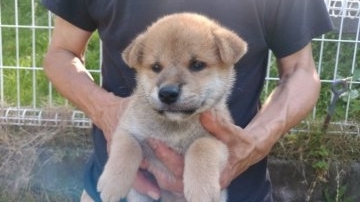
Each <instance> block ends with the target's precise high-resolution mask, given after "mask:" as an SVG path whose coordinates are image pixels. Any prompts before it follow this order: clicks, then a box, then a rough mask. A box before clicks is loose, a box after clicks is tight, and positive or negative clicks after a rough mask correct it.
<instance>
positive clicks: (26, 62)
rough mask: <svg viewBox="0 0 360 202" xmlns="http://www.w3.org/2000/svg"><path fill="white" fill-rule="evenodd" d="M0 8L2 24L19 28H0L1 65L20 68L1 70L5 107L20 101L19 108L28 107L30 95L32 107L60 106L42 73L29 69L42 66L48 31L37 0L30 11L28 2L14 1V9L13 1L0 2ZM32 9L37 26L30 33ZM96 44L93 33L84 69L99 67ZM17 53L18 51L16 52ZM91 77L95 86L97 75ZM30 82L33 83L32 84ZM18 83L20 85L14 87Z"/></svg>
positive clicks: (3, 0)
mask: <svg viewBox="0 0 360 202" xmlns="http://www.w3.org/2000/svg"><path fill="white" fill-rule="evenodd" d="M15 7H16V8H17V13H18V18H17V19H16V18H15V16H16V13H15ZM0 9H1V12H0V14H1V16H0V17H1V18H0V19H1V24H2V25H12V26H13V25H15V24H18V25H19V26H20V27H19V28H15V27H11V26H4V27H2V29H1V37H2V50H3V51H2V62H3V65H4V66H8V67H24V69H19V70H16V69H7V68H6V69H3V70H2V71H3V75H4V77H3V78H4V79H3V81H2V82H3V85H4V86H3V89H4V100H5V104H6V105H10V106H14V105H17V101H18V100H19V98H20V106H32V105H33V99H34V98H33V94H34V93H36V100H37V103H36V105H37V106H36V107H42V106H47V105H49V103H50V102H52V104H53V105H64V103H65V102H66V101H65V99H64V98H63V97H61V95H59V94H58V93H57V92H56V91H55V90H54V89H53V87H52V86H51V85H49V82H48V80H47V78H46V76H45V75H44V73H43V71H42V70H30V69H31V68H32V67H42V61H43V57H44V55H45V53H46V50H47V46H48V42H49V38H50V37H51V31H49V30H48V29H46V28H44V27H41V26H49V15H48V12H47V10H46V9H45V8H44V7H42V5H40V3H39V0H37V1H36V2H35V4H34V8H33V9H32V5H31V1H18V4H17V6H16V5H15V1H14V0H1V1H0ZM32 10H34V12H35V17H34V25H35V26H39V27H38V28H36V29H34V31H33V30H32V29H31V28H29V27H26V26H31V25H33V22H32V21H33V19H32ZM16 20H17V22H16ZM22 26H25V27H22ZM16 41H18V43H16ZM98 41H99V36H98V35H97V33H95V34H94V35H93V37H92V38H91V41H90V43H89V48H88V51H87V60H86V66H87V67H88V69H98V68H99V65H100V64H99V61H98V58H99V43H98ZM17 50H19V51H18V52H17ZM0 71H1V70H0ZM93 77H94V79H95V81H96V82H98V83H99V78H100V77H99V75H97V74H93ZM34 80H35V81H36V82H33V81H34ZM18 83H19V84H20V86H18V87H17V84H18ZM34 83H35V84H34ZM3 104H4V103H3Z"/></svg>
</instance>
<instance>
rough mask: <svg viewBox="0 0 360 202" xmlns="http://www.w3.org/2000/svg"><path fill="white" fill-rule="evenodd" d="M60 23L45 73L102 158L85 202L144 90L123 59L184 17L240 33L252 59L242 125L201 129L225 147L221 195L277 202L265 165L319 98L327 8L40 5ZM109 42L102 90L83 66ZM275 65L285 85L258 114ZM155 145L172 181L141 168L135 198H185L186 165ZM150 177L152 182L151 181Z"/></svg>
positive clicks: (241, 79)
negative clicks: (90, 50) (88, 126)
mask: <svg viewBox="0 0 360 202" xmlns="http://www.w3.org/2000/svg"><path fill="white" fill-rule="evenodd" d="M42 3H43V5H45V6H46V7H47V8H48V9H49V10H50V11H52V12H53V13H54V14H56V15H57V17H56V18H55V27H54V32H53V36H52V40H51V43H50V45H49V48H48V52H47V54H46V57H45V59H44V70H45V73H46V75H47V76H48V78H49V79H50V80H51V82H52V83H53V84H54V86H55V87H56V89H57V90H58V91H59V92H60V93H61V94H62V95H63V96H65V97H66V98H68V99H69V100H70V101H71V102H72V103H74V105H75V106H77V107H79V108H80V109H81V110H83V111H84V112H85V113H86V114H87V115H88V116H89V117H90V118H91V119H92V120H93V123H94V127H93V130H92V135H93V139H94V152H93V154H92V155H91V157H90V159H89V161H88V163H87V165H86V169H85V175H84V181H85V191H84V194H83V196H82V201H100V198H99V193H98V192H97V190H96V185H97V181H98V178H99V176H100V174H101V173H102V170H103V167H104V165H105V162H106V160H107V143H109V142H111V134H112V133H113V131H114V130H115V127H116V125H117V123H118V122H119V120H120V119H121V116H122V112H123V111H124V109H125V108H126V106H127V103H128V100H129V98H128V97H129V96H131V93H132V90H133V89H134V87H135V85H136V81H135V80H134V74H135V72H134V71H132V70H131V69H130V68H128V67H127V66H126V65H125V63H124V61H122V59H121V56H120V53H121V52H122V51H123V49H124V48H125V47H126V46H127V45H128V44H129V43H130V41H131V40H132V39H133V38H135V37H136V36H137V34H138V33H140V32H141V31H142V30H144V29H145V28H146V27H147V26H148V25H150V24H151V23H152V22H153V21H155V20H156V19H158V18H160V17H162V16H164V15H167V14H172V13H176V12H185V11H187V12H196V13H201V14H204V15H206V16H208V17H210V18H212V19H215V20H216V21H218V22H219V23H220V24H223V25H225V26H226V27H228V28H230V29H232V30H233V31H234V32H236V33H237V34H238V35H239V36H241V37H242V38H243V39H244V40H245V41H246V42H247V44H248V52H247V54H246V55H245V56H244V57H243V58H242V59H241V60H240V62H239V63H237V64H236V81H235V85H234V88H233V91H232V94H231V96H230V98H229V101H228V106H229V109H230V111H231V114H232V117H233V120H234V123H235V124H233V123H232V122H229V121H228V120H227V119H225V118H224V117H223V116H222V115H221V114H220V113H218V112H216V111H208V112H205V113H203V114H202V115H201V118H200V121H201V123H202V125H203V127H204V128H205V129H207V130H208V131H209V132H210V133H211V134H212V135H214V136H215V137H216V138H218V139H219V140H221V141H222V142H224V143H225V144H226V145H227V147H228V149H229V151H230V157H229V160H228V164H227V166H226V167H225V170H224V171H223V173H222V177H221V185H222V187H224V188H225V187H227V189H228V201H229V202H239V201H241V202H243V201H255V202H271V201H273V199H272V196H271V182H270V179H269V175H268V171H267V155H268V154H269V152H270V150H271V148H272V147H273V145H274V144H275V143H276V142H277V141H278V140H279V138H281V136H282V135H283V134H285V133H286V132H287V131H288V130H289V129H291V128H292V127H293V126H295V125H296V124H297V123H299V122H300V121H301V120H303V119H304V118H305V117H306V116H307V114H308V113H309V112H310V111H311V110H312V108H313V106H314V105H315V103H316V101H317V98H318V96H319V89H320V81H319V77H318V74H317V72H316V67H315V64H314V61H313V58H312V51H311V39H312V38H313V37H315V36H318V35H321V34H323V33H326V32H328V31H330V30H331V29H332V28H333V27H332V23H331V21H330V19H329V16H328V13H327V9H326V7H325V5H324V1H323V0H292V1H288V0H272V1H270V0H244V1H238V0H223V1H204V0H191V1H190V0H180V1H168V0H153V1H141V0H122V1H117V0H77V1H74V0H59V1H53V0H42ZM95 30H97V31H98V33H99V36H100V38H101V40H102V53H103V63H102V68H101V72H102V78H103V83H102V85H101V87H100V86H98V85H97V84H95V83H94V82H93V79H92V77H91V75H90V74H89V72H88V71H87V70H86V68H85V66H84V60H85V58H84V52H85V49H86V45H87V42H88V40H89V38H90V37H91V34H92V33H93V32H94V31H95ZM269 50H271V51H272V52H273V53H274V54H275V56H276V59H277V65H278V69H279V79H280V80H279V83H278V85H277V87H276V88H275V89H274V91H273V92H272V94H271V95H270V96H269V98H268V99H267V100H266V101H265V103H263V104H260V94H261V90H262V87H263V83H264V79H265V75H266V67H267V62H268V51H269ZM149 144H150V145H151V146H152V148H153V149H154V151H155V153H156V154H157V156H158V158H160V159H161V160H162V161H163V163H164V164H165V165H166V166H167V167H168V169H169V170H171V171H172V172H173V175H174V177H175V179H174V178H172V179H168V178H167V177H166V176H163V175H162V173H161V172H159V171H157V170H151V169H149V168H148V166H147V162H146V161H144V162H143V163H142V170H141V171H139V172H138V175H137V179H136V181H135V183H134V189H136V190H137V191H138V192H140V193H144V194H146V195H148V196H150V197H152V198H154V199H159V198H160V195H159V188H158V186H160V187H162V188H163V189H166V190H169V191H170V192H174V193H177V194H182V192H183V184H182V173H183V163H184V162H183V157H182V156H181V155H178V154H176V153H175V152H173V151H171V150H170V149H168V148H167V147H166V146H165V145H163V144H162V143H161V142H158V141H155V140H152V139H150V140H149ZM144 170H145V171H147V172H150V173H152V174H153V175H154V177H155V178H156V180H157V184H153V183H152V182H151V181H149V180H148V179H147V178H146V177H145V175H144Z"/></svg>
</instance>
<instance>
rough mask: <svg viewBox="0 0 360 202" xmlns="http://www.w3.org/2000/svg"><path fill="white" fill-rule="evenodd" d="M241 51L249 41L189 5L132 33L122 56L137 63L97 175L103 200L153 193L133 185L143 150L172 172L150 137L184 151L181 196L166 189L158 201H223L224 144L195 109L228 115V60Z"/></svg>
mask: <svg viewBox="0 0 360 202" xmlns="http://www.w3.org/2000/svg"><path fill="white" fill-rule="evenodd" d="M246 51H247V44H246V42H245V41H243V40H242V39H241V38H240V37H239V36H237V35H236V34H235V33H234V32H232V31H230V30H228V29H226V28H224V27H222V26H221V25H219V24H218V23H216V22H215V21H213V20H211V19H209V18H207V17H205V16H202V15H199V14H194V13H177V14H172V15H168V16H165V17H163V18H161V19H159V20H158V21H156V22H155V23H154V24H152V25H151V26H150V27H148V28H147V30H146V31H145V32H144V33H142V34H140V35H139V36H137V37H136V38H135V39H134V40H133V41H132V43H131V44H130V45H129V46H128V47H127V48H126V49H125V50H124V52H123V53H122V57H123V60H124V61H125V63H126V64H127V65H128V66H129V67H132V68H135V70H136V72H137V78H136V79H137V87H136V89H135V91H134V93H133V96H132V97H131V101H130V103H129V105H128V108H127V109H126V111H125V112H124V115H123V117H122V119H121V121H120V123H119V125H118V127H117V129H116V131H115V133H114V134H113V138H112V142H111V145H110V152H109V159H108V161H107V163H106V165H105V168H104V171H103V173H102V175H101V177H100V179H99V182H98V191H99V192H101V198H102V200H103V201H106V202H108V201H111V202H118V201H119V200H120V198H125V197H127V200H128V201H129V202H150V201H152V199H151V198H149V197H147V196H144V195H141V194H139V193H137V192H136V191H135V190H133V189H132V185H133V182H134V179H135V177H136V173H137V171H138V169H139V165H140V163H141V161H142V159H143V158H145V159H147V161H148V162H149V163H150V166H155V167H156V168H157V169H161V170H162V171H163V172H164V173H167V174H168V175H169V177H171V175H172V174H171V173H170V172H169V171H168V170H167V169H166V167H165V166H164V165H163V164H162V163H161V162H160V161H159V160H158V159H157V158H156V156H155V154H154V152H153V151H152V149H151V148H150V146H149V145H148V144H147V139H148V138H154V139H158V140H160V141H162V142H164V143H165V144H166V145H168V146H169V147H170V148H172V149H173V150H174V151H176V152H178V153H180V154H183V155H184V156H185V167H184V174H183V183H184V196H185V198H183V197H179V196H175V195H172V194H171V193H169V192H167V191H165V190H163V191H162V193H161V201H165V202H175V201H189V202H219V201H221V202H225V201H226V191H225V190H221V188H220V174H221V171H222V169H223V168H224V166H225V165H226V163H227V158H228V150H227V147H226V145H225V144H223V143H222V142H220V141H219V140H217V139H216V138H214V137H212V136H211V135H210V134H209V132H208V131H206V130H205V129H204V128H203V127H202V126H201V124H200V122H199V114H200V113H201V112H203V111H205V110H217V111H220V112H222V113H223V114H225V116H227V117H228V119H230V120H231V117H230V113H229V111H228V109H227V106H226V100H227V97H228V95H229V93H230V91H231V88H232V85H233V81H234V68H233V67H234V64H235V63H236V62H237V61H238V60H239V59H240V58H241V57H242V56H243V55H244V54H245V53H246Z"/></svg>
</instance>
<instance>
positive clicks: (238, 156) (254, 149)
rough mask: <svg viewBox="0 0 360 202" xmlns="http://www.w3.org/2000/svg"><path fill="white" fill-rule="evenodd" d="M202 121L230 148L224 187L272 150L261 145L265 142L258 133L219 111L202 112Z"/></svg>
mask: <svg viewBox="0 0 360 202" xmlns="http://www.w3.org/2000/svg"><path fill="white" fill-rule="evenodd" d="M200 122H201V124H202V125H203V127H204V128H205V129H206V130H208V131H209V132H210V133H211V134H212V135H213V136H214V137H216V138H217V139H219V140H220V141H222V142H223V143H225V144H226V145H227V147H228V149H229V159H228V163H227V165H226V167H225V168H224V170H223V172H222V174H221V179H220V184H221V187H222V188H225V187H227V186H229V185H230V183H231V181H232V180H233V179H235V178H236V177H237V176H239V175H240V174H241V173H243V172H244V171H246V170H247V169H248V168H249V167H250V166H251V165H253V164H255V163H257V162H259V161H260V160H261V159H263V158H264V157H265V156H266V155H267V154H268V153H269V152H270V149H265V148H263V147H262V146H260V145H263V144H260V143H259V139H257V137H258V136H257V135H256V134H254V133H253V132H252V131H249V130H246V129H242V128H240V127H238V126H236V125H234V124H233V123H232V122H231V121H230V120H227V119H226V118H225V117H224V116H222V114H221V113H219V112H217V111H206V112H204V113H202V114H201V116H200Z"/></svg>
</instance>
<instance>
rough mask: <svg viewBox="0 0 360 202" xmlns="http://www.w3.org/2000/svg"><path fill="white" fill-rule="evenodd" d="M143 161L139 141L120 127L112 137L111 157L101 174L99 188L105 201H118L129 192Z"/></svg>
mask: <svg viewBox="0 0 360 202" xmlns="http://www.w3.org/2000/svg"><path fill="white" fill-rule="evenodd" d="M141 161H142V150H141V146H140V145H139V143H138V142H137V141H136V139H135V138H133V137H132V136H131V135H130V134H128V133H127V132H126V131H124V130H121V129H120V128H118V129H117V130H116V132H115V134H114V135H113V137H112V143H111V145H110V153H109V159H108V161H107V163H106V165H105V168H104V171H103V173H102V174H101V176H100V178H99V182H98V186H97V189H98V191H99V192H101V194H100V196H101V199H102V200H103V201H104V202H118V201H119V200H120V199H121V198H125V197H126V195H127V194H128V193H129V191H130V189H131V187H132V185H133V182H134V180H135V177H136V173H137V170H138V168H139V165H140V163H141Z"/></svg>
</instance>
